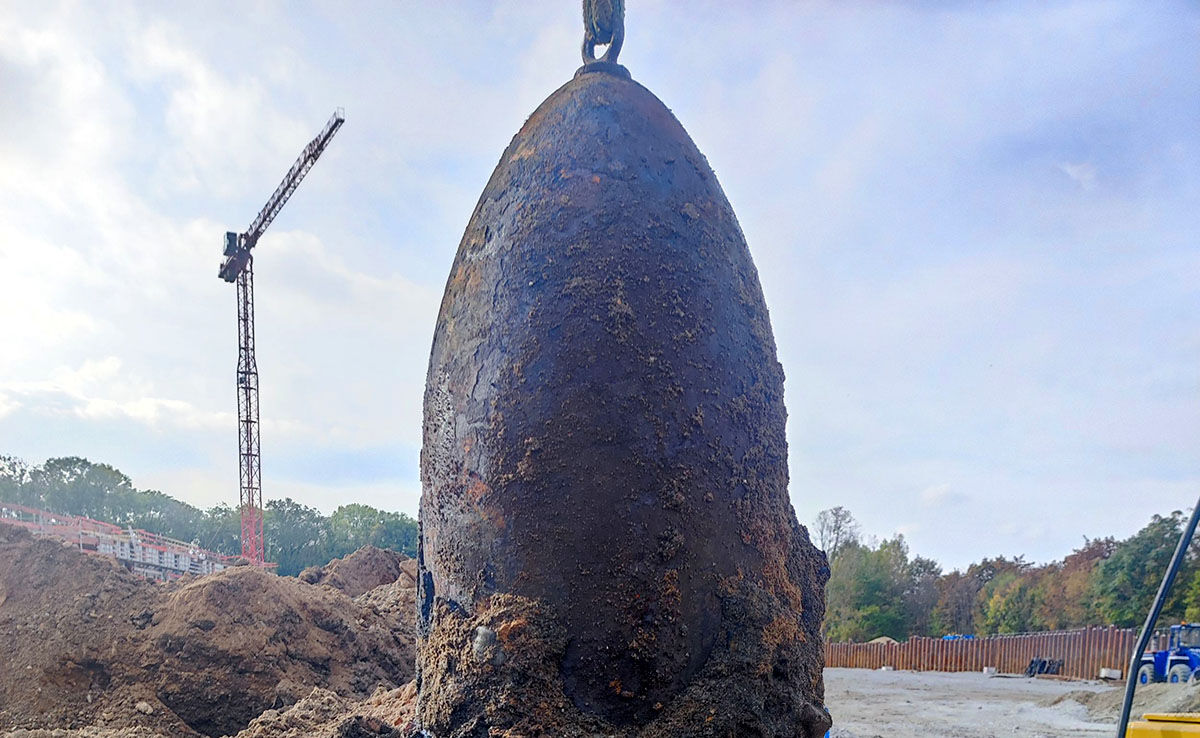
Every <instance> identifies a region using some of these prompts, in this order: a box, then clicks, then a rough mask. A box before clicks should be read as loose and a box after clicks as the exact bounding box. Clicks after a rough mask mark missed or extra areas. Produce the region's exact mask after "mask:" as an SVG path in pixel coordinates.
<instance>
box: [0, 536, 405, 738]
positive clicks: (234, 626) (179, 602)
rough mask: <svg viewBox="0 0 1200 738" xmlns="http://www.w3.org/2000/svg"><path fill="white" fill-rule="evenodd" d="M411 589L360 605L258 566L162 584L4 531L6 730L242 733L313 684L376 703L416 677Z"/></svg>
mask: <svg viewBox="0 0 1200 738" xmlns="http://www.w3.org/2000/svg"><path fill="white" fill-rule="evenodd" d="M351 558H353V557H347V560H349V559H351ZM343 563H344V562H343ZM401 573H402V570H401ZM395 584H397V580H396V579H393V581H392V582H391V583H390V585H395ZM408 589H411V587H409V588H408ZM404 590H405V588H403V587H396V586H389V589H388V591H387V592H380V593H376V594H374V595H372V596H371V598H370V602H369V603H363V604H360V603H356V602H355V601H354V600H352V599H351V598H350V597H348V596H347V595H346V594H344V593H343V592H341V591H338V590H337V589H335V588H333V587H313V586H310V585H308V584H305V583H304V582H301V581H299V580H297V579H292V578H288V577H278V576H275V575H274V574H270V573H267V572H263V571H261V570H258V569H255V568H253V567H238V568H235V569H229V570H226V571H223V572H220V573H218V574H215V575H212V576H208V577H203V578H192V579H187V580H181V581H179V582H175V583H171V584H158V583H154V582H150V581H147V580H144V579H141V578H139V577H136V576H134V575H132V574H130V573H129V572H127V571H126V570H125V569H124V568H123V567H122V566H120V565H119V564H118V563H116V562H115V561H113V560H111V559H107V558H103V557H96V556H87V555H84V554H82V553H80V552H79V551H77V550H76V549H74V548H72V547H69V546H64V545H62V544H60V543H58V542H55V541H51V540H45V539H34V538H32V537H31V536H29V534H28V533H26V532H25V531H22V530H19V529H16V528H13V527H10V526H6V525H3V524H0V642H4V643H6V644H8V645H6V646H4V651H5V658H4V659H3V661H4V664H5V668H3V669H0V731H4V730H16V729H18V728H23V729H31V730H35V729H59V730H70V729H84V728H91V729H95V730H100V729H108V730H119V731H122V732H121V734H122V735H125V734H129V735H133V733H126V732H124V731H128V730H133V729H140V730H142V731H143V732H145V733H146V734H147V735H150V734H153V733H160V734H162V735H170V736H196V735H229V734H234V733H237V732H238V731H239V730H241V729H242V728H244V727H246V726H247V725H248V724H249V723H250V722H251V720H253V719H254V718H255V717H257V716H259V715H260V714H261V713H263V712H264V711H265V710H268V709H271V708H283V707H287V706H289V705H291V704H293V703H295V702H297V701H298V700H301V699H302V698H304V697H305V696H307V695H309V694H310V693H311V692H312V690H313V688H314V687H321V688H324V689H327V690H330V691H331V692H332V693H334V694H337V695H340V696H341V697H343V698H346V699H348V700H364V699H366V698H368V697H369V696H371V695H373V694H374V693H375V692H376V690H377V689H378V688H380V687H382V688H384V689H388V690H390V689H395V688H396V687H398V686H400V685H403V684H405V683H407V682H408V681H409V680H410V679H411V678H412V674H413V641H414V628H413V620H414V617H413V615H412V609H411V605H408V606H407V608H406V607H405V605H404V604H403V603H405V602H411V594H408V593H406V592H405V591H404ZM406 613H407V618H405V615H406ZM96 735H101V733H96Z"/></svg>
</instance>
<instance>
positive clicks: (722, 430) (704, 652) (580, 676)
mask: <svg viewBox="0 0 1200 738" xmlns="http://www.w3.org/2000/svg"><path fill="white" fill-rule="evenodd" d="M785 415H786V412H785V409H784V404H783V371H782V369H781V367H780V365H779V362H778V361H777V360H776V357H775V343H774V339H773V337H772V335H771V326H770V322H769V319H768V316H767V309H766V305H765V303H764V301H763V295H762V289H761V287H760V286H759V281H758V275H757V272H756V270H755V268H754V264H753V262H752V261H751V258H750V253H749V251H748V249H747V247H746V242H745V239H744V237H743V236H742V233H741V229H740V228H739V227H738V223H737V220H736V218H735V217H734V214H733V210H732V209H731V208H730V206H729V202H728V201H727V200H726V198H725V195H724V193H723V192H722V191H721V187H720V185H719V184H718V183H717V180H716V177H715V176H714V175H713V172H712V170H711V169H710V168H709V166H708V163H707V162H706V161H705V159H704V157H703V156H702V155H701V154H700V152H699V151H698V150H697V149H696V146H695V144H693V143H692V141H691V139H690V138H689V137H688V135H687V133H686V132H685V131H684V130H683V128H682V126H680V124H679V122H678V121H677V120H676V119H675V118H674V116H672V115H671V113H670V111H669V110H667V108H666V107H665V106H664V105H663V104H662V103H661V102H659V100H658V99H657V98H656V97H655V96H654V95H653V94H651V93H650V92H649V91H648V90H646V89H645V88H643V87H642V86H641V85H639V84H637V83H636V82H633V81H632V80H630V79H629V76H628V73H626V72H625V71H624V69H623V68H622V67H619V66H616V65H614V64H596V65H589V66H587V67H585V68H584V69H583V70H581V72H580V73H579V74H577V75H576V77H575V78H574V79H573V80H571V81H570V82H568V83H567V84H566V85H564V86H563V87H562V88H560V89H559V90H558V91H556V92H555V93H554V94H553V95H551V96H550V98H549V99H547V100H546V101H545V102H544V103H542V105H541V106H540V107H539V108H538V109H537V111H536V112H534V114H533V115H532V116H531V117H530V118H529V120H528V121H527V122H526V123H525V125H524V127H522V129H521V131H520V132H519V133H518V134H517V135H516V137H515V138H514V139H513V141H512V143H511V144H510V145H509V147H508V149H507V150H506V151H505V152H504V156H503V157H502V158H501V160H500V163H499V165H498V166H497V167H496V170H495V172H494V173H493V174H492V177H491V180H490V181H489V182H488V184H487V187H486V188H485V189H484V191H483V195H482V197H480V199H479V204H478V205H477V206H476V208H475V212H474V214H473V215H472V217H471V221H470V223H469V225H468V226H467V230H466V233H465V234H464V235H463V239H462V243H461V244H460V245H459V248H458V253H457V255H456V257H455V259H454V265H453V267H452V269H451V273H450V278H449V281H448V283H447V285H446V293H445V296H444V298H443V300H442V306H441V313H440V315H439V316H438V322H437V329H436V333H435V335H434V341H433V351H432V356H431V358H430V363H429V375H428V382H427V386H426V393H425V425H424V448H423V451H422V459H421V473H422V483H423V490H424V491H423V495H422V498H421V531H422V533H421V560H420V566H421V581H420V596H419V602H418V606H419V608H420V627H421V636H422V637H421V643H420V655H419V657H418V672H419V690H420V691H419V695H420V698H419V720H420V722H421V724H422V727H423V728H424V729H425V730H426V731H427V732H428V734H429V735H433V736H437V738H445V737H446V736H486V735H510V734H511V735H554V736H572V735H580V736H583V735H588V736H590V735H596V734H601V735H621V736H626V735H628V736H635V735H636V736H658V735H662V736H673V737H678V736H685V737H686V736H693V735H694V736H700V735H704V736H781V737H782V736H787V737H788V738H791V737H793V736H810V735H812V736H817V735H821V734H823V733H824V731H825V728H826V727H827V725H828V718H827V715H826V713H825V712H824V709H823V708H822V707H821V700H822V696H823V687H822V682H821V668H822V647H821V636H820V623H821V619H822V617H823V615H824V583H825V579H826V578H827V574H828V570H827V567H826V565H825V559H824V556H823V555H822V554H820V552H818V551H817V550H816V549H815V548H814V547H813V546H812V544H811V543H810V542H809V540H808V535H807V532H806V531H805V530H804V528H802V527H801V526H800V525H799V524H798V523H797V522H796V516H795V513H794V512H793V510H792V508H791V505H790V503H789V501H788V491H787V485H788V476H787V444H786V440H785V437H784V421H785ZM489 730H490V731H492V732H491V733H489ZM506 731H511V733H510V732H506Z"/></svg>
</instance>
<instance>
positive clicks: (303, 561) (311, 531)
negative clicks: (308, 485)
mask: <svg viewBox="0 0 1200 738" xmlns="http://www.w3.org/2000/svg"><path fill="white" fill-rule="evenodd" d="M263 532H264V536H265V537H266V544H267V556H268V558H270V559H272V560H273V561H275V562H276V563H277V564H279V568H278V569H277V570H276V571H278V572H279V573H280V574H283V575H287V576H295V575H296V574H299V573H300V571H301V570H302V569H304V568H305V567H307V566H314V565H320V564H324V563H325V562H327V561H329V559H330V556H329V538H330V534H329V519H328V518H326V517H325V516H324V515H322V514H321V512H320V511H319V510H317V509H315V508H311V507H305V506H304V505H301V504H300V503H298V502H296V501H295V500H293V499H291V498H290V497H289V498H286V499H283V500H271V501H269V502H268V503H267V504H266V510H265V511H264V513H263Z"/></svg>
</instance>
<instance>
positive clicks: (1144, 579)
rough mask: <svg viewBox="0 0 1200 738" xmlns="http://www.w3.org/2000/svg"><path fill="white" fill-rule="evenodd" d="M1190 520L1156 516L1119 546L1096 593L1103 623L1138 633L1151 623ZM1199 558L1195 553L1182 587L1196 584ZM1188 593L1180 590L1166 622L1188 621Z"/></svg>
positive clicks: (1102, 569)
mask: <svg viewBox="0 0 1200 738" xmlns="http://www.w3.org/2000/svg"><path fill="white" fill-rule="evenodd" d="M1183 523H1184V515H1183V513H1182V512H1179V511H1175V512H1173V513H1171V514H1170V515H1168V516H1165V517H1164V516H1161V515H1155V516H1154V517H1153V518H1151V519H1150V523H1149V524H1148V525H1146V527H1144V528H1142V529H1141V530H1139V531H1138V532H1137V533H1136V534H1134V535H1133V537H1131V538H1129V539H1128V540H1125V541H1122V542H1120V543H1118V544H1117V545H1116V546H1115V547H1114V548H1113V551H1112V554H1111V555H1110V556H1109V557H1108V558H1107V559H1104V560H1103V561H1101V562H1100V565H1099V567H1098V571H1097V575H1096V578H1095V580H1094V585H1093V587H1092V590H1091V593H1092V596H1093V597H1094V598H1095V603H1096V611H1097V613H1098V614H1099V615H1100V617H1101V618H1102V619H1103V620H1104V621H1106V622H1108V623H1111V624H1113V625H1117V626H1121V627H1126V628H1128V627H1133V626H1136V625H1138V624H1140V623H1141V622H1142V621H1143V620H1144V619H1145V617H1146V611H1147V610H1148V609H1149V608H1150V602H1151V600H1153V599H1154V594H1155V592H1157V591H1158V585H1159V583H1160V582H1161V581H1162V577H1163V574H1164V573H1165V572H1166V570H1167V565H1168V564H1169V563H1170V561H1171V555H1172V554H1173V553H1174V551H1175V546H1176V545H1178V543H1179V538H1180V536H1181V535H1182V532H1183ZM1195 559H1196V556H1195V552H1194V550H1193V551H1192V552H1190V553H1189V555H1188V559H1187V561H1185V562H1184V566H1183V570H1182V571H1180V573H1179V575H1178V578H1177V579H1176V581H1177V582H1183V583H1187V582H1191V581H1192V580H1193V579H1194V578H1195V575H1194V573H1193V571H1194V569H1195ZM1187 599H1188V592H1187V587H1185V586H1178V585H1177V586H1175V587H1174V588H1173V589H1172V592H1171V593H1170V595H1169V596H1168V597H1167V602H1166V604H1165V605H1164V607H1163V612H1162V620H1163V621H1171V620H1175V621H1177V620H1181V619H1183V617H1184V615H1185V612H1186V607H1187Z"/></svg>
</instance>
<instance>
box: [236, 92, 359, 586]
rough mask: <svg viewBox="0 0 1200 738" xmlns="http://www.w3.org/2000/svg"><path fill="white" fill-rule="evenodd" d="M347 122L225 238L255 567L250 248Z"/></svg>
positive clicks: (249, 548) (242, 473) (247, 527)
mask: <svg viewBox="0 0 1200 738" xmlns="http://www.w3.org/2000/svg"><path fill="white" fill-rule="evenodd" d="M345 120H346V116H345V112H344V111H343V110H342V109H341V108H338V109H337V110H335V111H334V112H333V115H332V116H331V117H330V118H329V122H328V123H326V124H325V127H324V128H323V129H322V130H321V132H320V133H318V134H317V137H316V138H314V139H313V140H312V141H309V142H308V145H307V146H305V147H304V150H303V151H302V152H300V157H299V158H298V159H296V163H295V164H293V165H292V168H291V169H289V170H288V173H287V174H286V175H284V178H283V181H282V182H280V183H279V186H278V187H276V188H275V192H273V193H272V194H271V197H270V199H269V200H267V204H266V205H264V206H263V208H262V210H260V211H259V212H258V215H257V216H256V217H255V218H254V220H253V221H252V222H251V223H250V227H249V228H247V229H246V232H245V233H234V232H232V231H229V232H227V233H226V234H225V252H224V255H225V261H223V262H221V269H220V271H219V272H218V273H217V276H219V277H220V278H221V279H223V280H225V281H226V282H237V318H238V364H237V398H238V509H239V510H240V512H241V517H242V556H243V557H244V558H245V559H247V560H248V561H250V562H251V563H252V564H258V565H261V564H263V563H264V562H265V561H266V546H265V544H264V540H263V501H262V457H261V454H260V452H259V426H260V423H259V411H258V363H257V361H256V360H255V357H254V258H253V257H252V256H251V254H250V250H251V249H253V248H254V246H255V245H256V244H257V243H258V239H259V238H260V237H261V236H262V234H263V232H264V231H266V230H267V226H269V225H271V221H273V220H275V216H277V215H279V211H280V210H282V209H283V206H284V204H286V203H287V201H288V198H290V197H291V196H292V193H293V192H295V191H296V187H297V186H299V184H300V182H301V181H302V180H303V179H304V176H305V175H306V174H308V171H309V170H310V169H312V167H313V165H314V164H316V163H317V159H319V158H320V156H321V154H322V153H323V152H324V151H325V147H326V146H328V145H329V141H330V140H331V139H332V138H333V135H334V134H335V133H337V131H338V129H339V128H341V127H342V123H344V122H345Z"/></svg>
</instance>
